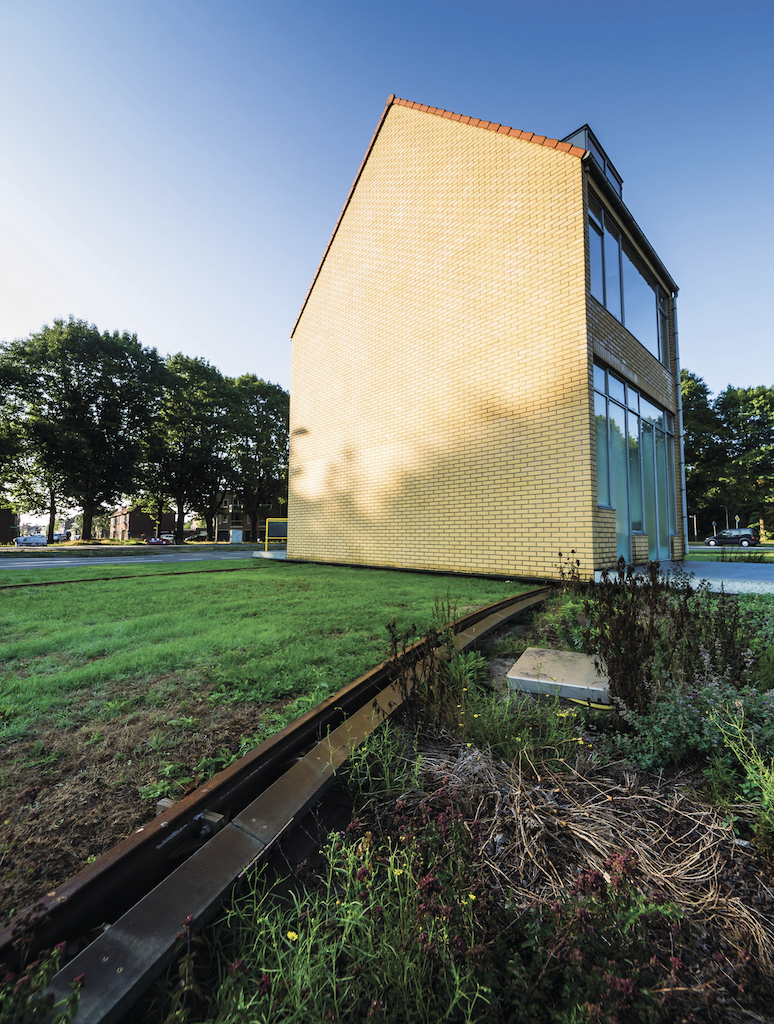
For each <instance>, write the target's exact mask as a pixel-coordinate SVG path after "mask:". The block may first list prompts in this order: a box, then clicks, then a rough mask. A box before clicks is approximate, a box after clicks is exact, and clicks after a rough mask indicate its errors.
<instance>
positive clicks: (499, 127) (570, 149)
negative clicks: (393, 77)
mask: <svg viewBox="0 0 774 1024" xmlns="http://www.w3.org/2000/svg"><path fill="white" fill-rule="evenodd" d="M390 99H391V100H392V103H395V104H397V105H398V106H399V107H410V108H411V109H412V110H421V111H422V113H424V114H436V115H437V116H438V117H446V118H449V119H450V120H452V121H460V122H461V123H462V124H469V125H472V126H473V127H474V128H485V129H486V130H487V131H490V132H497V133H498V134H499V135H509V136H510V137H511V138H513V139H522V140H523V141H524V142H532V143H534V144H535V145H537V146H547V147H548V148H549V149H560V150H562V152H563V153H569V154H570V156H577V157H581V156H583V155H584V153H585V152H586V150H585V149H581V148H580V147H579V146H573V145H571V144H570V143H569V142H560V141H559V140H558V139H548V138H546V136H545V135H535V133H534V132H523V131H521V129H519V128H511V127H510V126H509V125H507V124H497V123H495V122H493V121H481V120H479V118H477V117H468V116H467V115H466V114H455V113H454V111H452V110H443V109H442V108H441V107H429V106H427V104H425V103H415V102H414V101H413V100H403V99H400V98H399V97H398V96H393V97H391V98H390ZM387 105H388V106H389V105H390V100H388V101H387Z"/></svg>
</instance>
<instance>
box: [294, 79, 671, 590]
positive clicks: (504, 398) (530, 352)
mask: <svg viewBox="0 0 774 1024" xmlns="http://www.w3.org/2000/svg"><path fill="white" fill-rule="evenodd" d="M616 279H617V284H616ZM616 289H618V295H617V296H616ZM676 293H677V286H676V285H675V283H674V281H673V280H672V278H671V277H670V276H669V274H668V273H667V271H666V270H665V268H664V267H663V265H662V264H661V262H660V260H659V259H658V257H657V256H656V254H655V253H654V252H653V250H652V248H651V246H650V244H649V243H648V241H647V239H646V238H645V236H644V235H643V233H642V231H641V230H640V229H639V227H638V226H637V224H636V223H635V221H634V219H633V218H632V216H631V214H630V213H629V212H628V210H627V209H626V207H625V206H624V204H623V201H622V198H621V181H620V177H619V176H618V175H617V172H616V170H615V168H614V167H613V165H612V164H611V163H610V161H609V159H608V158H607V156H606V154H605V153H604V151H603V150H602V148H601V147H600V146H599V143H598V142H597V140H596V139H595V138H594V136H593V133H591V131H590V129H588V127H587V126H585V127H584V128H583V129H580V130H579V131H578V132H576V133H575V134H574V135H573V136H571V137H568V139H567V140H565V141H558V140H556V139H547V138H545V137H543V136H536V135H533V134H531V133H528V132H522V131H519V130H517V129H513V128H508V127H506V126H503V125H497V124H491V123H489V122H486V121H478V120H476V119H472V118H468V117H462V116H460V115H458V114H454V113H451V112H449V111H445V110H439V109H437V108H433V107H426V106H424V105H420V104H417V103H412V102H409V101H406V100H400V99H396V98H395V97H390V99H389V100H388V102H387V106H386V109H385V111H384V114H383V116H382V119H381V121H380V123H379V126H378V128H377V130H376V133H375V135H374V137H373V139H372V141H371V145H370V147H369V149H368V152H367V154H366V157H365V159H364V161H363V164H362V165H361V168H360V171H359V172H358V175H357V178H356V180H355V183H354V185H353V186H352V189H351V191H350V194H349V197H348V198H347V201H346V204H345V206H344V209H343V211H342V213H341V215H340V217H339V220H338V223H337V225H336V227H335V230H334V232H333V236H332V238H331V241H330V243H329V244H328V248H327V249H326V252H325V254H324V256H323V259H322V261H321V263H320V266H319V268H318V271H317V274H316V276H315V279H314V281H313V283H312V287H311V289H310V291H309V294H308V296H307V299H306V301H305V303H304V306H303V309H302V310H301V313H300V315H299V318H298V321H297V323H296V326H295V329H294V332H293V356H292V378H291V413H290V415H291V422H290V428H291V442H290V444H291V447H290V494H289V505H288V517H289V529H288V557H289V558H293V559H300V560H309V561H324V562H341V563H350V564H359V565H374V566H399V567H402V568H412V569H432V570H447V571H456V572H470V573H493V574H512V575H520V576H532V577H550V576H554V575H556V571H557V565H558V562H559V555H558V553H559V551H562V552H564V553H565V554H567V553H568V552H569V551H570V550H571V549H575V551H576V552H577V557H578V558H579V559H580V562H581V571H582V572H583V574H584V575H588V574H589V573H590V572H591V571H592V570H594V569H601V568H604V567H609V566H612V565H614V564H615V561H616V559H617V557H618V555H619V554H623V555H624V557H625V558H626V559H627V560H630V559H632V558H634V559H635V560H637V561H644V560H645V559H646V558H647V557H648V555H650V557H653V558H656V557H658V558H661V559H663V558H668V557H672V556H673V555H679V554H680V553H681V552H682V545H683V537H684V535H685V533H684V526H683V505H684V502H683V499H682V494H681V491H680V489H679V488H678V487H676V486H675V479H678V480H679V479H680V472H681V455H680V452H681V449H680V444H679V436H680V433H681V432H680V430H679V429H678V425H679V406H678V403H679V388H678V381H679V366H678V362H677V359H678V356H677V337H676V330H675V306H674V299H675V296H676ZM649 296H650V298H649ZM651 300H652V302H651ZM649 302H650V303H651V305H652V309H650V316H651V321H652V322H651V323H650V324H648V308H649V307H648V304H649ZM635 332H636V333H637V334H640V335H642V337H641V338H639V339H638V337H637V336H636V334H635Z"/></svg>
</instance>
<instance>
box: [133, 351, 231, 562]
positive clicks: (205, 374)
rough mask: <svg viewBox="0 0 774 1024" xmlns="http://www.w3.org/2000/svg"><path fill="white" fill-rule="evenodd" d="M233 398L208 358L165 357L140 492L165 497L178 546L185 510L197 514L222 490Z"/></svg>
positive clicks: (151, 497) (159, 498)
mask: <svg viewBox="0 0 774 1024" xmlns="http://www.w3.org/2000/svg"><path fill="white" fill-rule="evenodd" d="M231 400H232V394H231V388H230V384H229V382H228V381H227V379H226V378H224V377H223V375H222V374H221V372H220V371H219V370H218V369H216V367H214V366H211V365H210V364H209V363H208V362H206V360H204V359H195V358H192V357H190V356H184V355H183V354H182V353H178V354H177V355H174V356H170V357H169V358H168V359H167V361H166V366H165V376H164V388H163V395H162V398H161V402H160V404H159V408H158V412H157V415H156V417H155V419H154V423H153V426H152V428H151V430H150V431H149V433H148V437H147V443H146V446H145V455H144V457H143V466H144V469H143V474H142V479H141V483H142V488H141V490H142V492H143V493H144V494H145V495H146V498H150V499H152V500H154V499H155V500H157V501H158V500H161V498H162V497H163V499H164V500H165V501H169V503H170V504H171V505H172V507H173V508H174V509H175V540H176V541H177V542H178V543H182V541H183V539H184V528H185V514H186V511H188V510H190V509H195V510H196V511H200V509H201V507H202V505H208V504H209V503H210V502H211V501H212V496H213V494H215V495H217V494H221V495H222V493H223V491H224V489H225V482H226V479H227V477H228V471H227V462H226V450H227V437H228V431H229V410H230V405H231ZM218 503H219V502H218ZM209 525H210V524H209V523H208V528H209Z"/></svg>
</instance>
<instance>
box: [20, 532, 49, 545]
mask: <svg viewBox="0 0 774 1024" xmlns="http://www.w3.org/2000/svg"><path fill="white" fill-rule="evenodd" d="M13 542H14V544H16V545H18V546H19V547H20V548H21V547H25V548H26V547H30V546H37V545H40V544H43V545H45V544H48V540H47V538H46V535H45V533H31V534H30V535H29V536H28V537H14V539H13Z"/></svg>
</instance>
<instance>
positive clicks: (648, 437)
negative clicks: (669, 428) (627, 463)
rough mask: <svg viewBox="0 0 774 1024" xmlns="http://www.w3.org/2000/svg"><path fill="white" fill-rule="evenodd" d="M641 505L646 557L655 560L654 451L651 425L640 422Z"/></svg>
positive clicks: (656, 549) (656, 548)
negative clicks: (646, 548)
mask: <svg viewBox="0 0 774 1024" xmlns="http://www.w3.org/2000/svg"><path fill="white" fill-rule="evenodd" d="M640 443H641V446H642V506H643V509H642V510H643V515H644V519H645V532H646V533H647V535H648V558H650V560H651V561H653V562H655V560H656V559H657V558H658V542H657V533H658V529H657V523H658V519H657V516H656V472H655V452H654V447H653V427H652V426H651V425H650V423H645V422H642V435H641V438H640Z"/></svg>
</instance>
